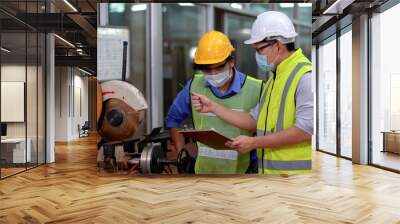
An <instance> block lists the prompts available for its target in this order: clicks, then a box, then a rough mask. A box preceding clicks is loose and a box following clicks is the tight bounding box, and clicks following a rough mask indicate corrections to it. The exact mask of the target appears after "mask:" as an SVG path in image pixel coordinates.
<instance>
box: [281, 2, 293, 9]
mask: <svg viewBox="0 0 400 224" xmlns="http://www.w3.org/2000/svg"><path fill="white" fill-rule="evenodd" d="M279 6H280V7H281V8H293V7H294V3H279Z"/></svg>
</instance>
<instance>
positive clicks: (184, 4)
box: [178, 3, 194, 6]
mask: <svg viewBox="0 0 400 224" xmlns="http://www.w3.org/2000/svg"><path fill="white" fill-rule="evenodd" d="M178 5H179V6H194V4H193V3H178Z"/></svg>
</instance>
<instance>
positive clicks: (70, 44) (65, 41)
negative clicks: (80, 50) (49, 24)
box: [54, 34, 75, 48]
mask: <svg viewBox="0 0 400 224" xmlns="http://www.w3.org/2000/svg"><path fill="white" fill-rule="evenodd" d="M54 36H55V37H57V38H58V39H59V40H61V41H62V42H64V43H65V44H67V45H68V46H70V47H73V48H75V45H73V44H72V43H71V42H69V41H68V40H66V39H64V38H62V37H60V36H59V35H57V34H54Z"/></svg>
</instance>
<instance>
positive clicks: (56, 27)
mask: <svg viewBox="0 0 400 224" xmlns="http://www.w3.org/2000/svg"><path fill="white" fill-rule="evenodd" d="M269 10H276V11H281V12H283V13H285V14H286V15H288V16H289V18H290V19H292V21H293V23H294V25H295V29H296V31H297V32H298V33H299V37H300V38H298V39H297V40H296V47H301V48H302V49H303V52H304V54H305V55H306V56H307V57H309V59H310V60H311V61H312V63H313V70H312V72H313V84H312V87H313V91H314V96H315V97H314V98H315V106H314V108H315V111H314V120H315V122H314V135H313V137H312V146H313V174H311V175H294V176H290V177H288V178H284V177H279V176H273V175H272V176H269V175H264V176H259V175H253V176H252V175H246V176H233V177H215V178H214V177H209V176H206V177H193V176H186V175H185V176H184V178H179V176H178V177H177V176H171V175H169V174H170V173H173V174H176V173H177V171H176V170H175V169H174V168H172V170H170V168H168V170H162V174H161V175H155V176H154V175H140V174H139V172H135V175H126V174H127V173H130V170H129V169H128V167H126V166H125V165H122V166H121V165H120V164H113V162H112V161H111V163H110V160H106V159H105V158H106V157H107V156H109V155H110V154H107V153H110V152H112V155H111V157H114V155H115V152H116V151H118V150H121V147H122V150H123V151H124V147H133V146H132V145H130V143H132V142H121V143H117V144H116V145H117V147H116V148H117V149H116V148H115V147H111V148H110V147H108V148H107V147H106V148H107V149H106V150H104V149H103V151H101V153H100V154H99V148H100V147H99V145H101V144H99V143H101V142H100V141H101V138H99V135H98V133H97V125H98V124H97V119H98V116H99V111H98V109H99V103H100V104H101V103H102V102H98V99H99V98H98V95H99V92H98V90H99V88H98V87H99V82H102V79H103V80H104V77H105V76H112V77H120V76H121V73H120V70H122V67H123V63H122V61H123V51H124V48H123V43H124V42H127V44H128V45H127V48H126V50H127V52H126V56H127V62H126V68H125V69H126V81H127V82H129V83H130V84H132V85H133V86H134V87H135V88H137V90H139V91H140V92H141V94H143V97H144V99H145V100H146V103H147V106H148V109H147V110H146V111H145V112H144V114H142V115H143V117H142V118H143V122H141V123H140V125H139V126H138V127H136V128H137V132H136V133H135V137H134V139H139V140H146V139H145V138H148V137H149V136H150V137H151V134H152V131H154V132H157V131H160V130H154V129H156V128H157V127H163V126H164V125H165V116H166V114H167V111H168V108H169V105H170V104H171V103H172V102H173V99H174V97H175V96H176V95H177V93H178V92H179V91H180V90H181V85H185V83H186V82H187V81H188V80H189V79H190V78H191V77H192V76H193V74H194V73H195V70H194V69H193V67H192V62H193V58H194V52H195V47H196V46H197V43H198V41H199V38H200V37H201V35H202V34H204V33H205V32H207V31H209V30H218V31H221V32H223V33H225V34H226V35H227V36H228V37H229V38H230V41H231V42H232V44H233V45H234V47H235V48H236V51H235V56H236V58H237V61H236V66H237V67H238V68H240V70H242V71H243V72H245V73H247V74H249V75H251V76H253V77H256V78H260V79H265V78H266V77H265V74H263V73H262V72H261V71H259V69H258V67H257V64H256V62H255V60H254V53H255V52H254V50H253V48H251V47H249V46H246V45H244V44H243V41H244V40H246V39H248V38H249V37H250V29H251V25H252V23H253V21H254V20H255V18H256V16H257V15H258V14H260V13H262V12H265V11H269ZM397 21H400V4H399V2H398V1H396V0H377V1H373V0H367V1H352V0H350V1H345V0H312V1H301V2H298V3H295V2H284V3H282V2H279V1H270V2H251V3H249V2H246V3H241V2H229V3H200V2H199V3H197V2H196V3H193V2H179V3H178V2H176V3H150V2H145V3H144V2H143V3H141V2H136V3H130V2H129V1H111V0H110V1H101V0H100V1H96V0H84V1H83V0H82V1H80V0H2V1H1V2H0V46H1V54H0V67H1V69H0V82H1V86H0V90H1V91H0V92H1V93H0V103H1V104H0V111H1V115H0V123H1V137H2V138H1V144H0V202H1V203H0V223H18V222H28V221H31V222H33V223H45V222H63V221H64V222H66V221H69V222H73V223H79V222H84V221H95V222H99V223H110V222H116V221H119V222H124V221H125V222H127V221H130V222H138V223H183V222H196V221H198V222H204V223H209V222H210V220H213V222H217V221H219V222H223V223H252V222H261V223H271V222H272V223H273V222H280V223H289V222H290V223H293V222H294V223H297V222H305V221H307V222H310V223H314V222H326V223H343V222H347V223H398V222H399V220H400V215H399V213H398V211H399V208H400V204H399V203H400V202H399V200H396V198H398V197H400V195H399V191H398V189H399V188H400V182H399V173H400V101H399V100H398V99H397V97H396V96H397V95H399V94H400V72H399V69H398V67H397V60H396V58H397V57H396V56H395V55H396V53H397V52H399V51H400V46H399V45H398V44H396V41H397V40H398V39H399V38H400V32H399V29H398V28H397V27H398V25H397ZM107 43H108V45H107ZM110 43H111V44H115V43H120V44H115V46H114V45H110ZM112 48H114V49H112ZM110 49H111V51H110ZM106 60H108V64H105V63H103V62H104V61H106ZM100 62H102V63H100ZM115 71H116V72H115ZM113 72H115V74H114V73H113ZM105 79H107V78H105ZM117 79H119V78H117ZM101 94H102V93H101V92H100V95H101ZM103 94H104V93H103ZM142 115H141V116H142ZM188 124H190V121H188ZM152 141H157V139H156V140H154V139H153V140H152ZM142 142H143V141H142ZM144 142H145V141H144ZM137 143H139V142H137V141H133V144H137ZM160 143H161V144H162V143H163V142H157V143H156V144H160ZM135 147H138V146H135ZM105 151H107V152H105ZM125 151H126V150H125ZM127 153H130V152H127ZM176 157H177V155H176V154H174V153H172V154H171V153H170V154H168V159H170V160H172V159H175V158H176ZM112 159H113V158H112ZM105 163H108V165H107V164H106V165H105ZM103 166H106V167H107V170H108V171H111V172H103V171H104V170H106V169H103ZM149 169H151V168H149ZM113 172H114V173H115V174H112V173H113ZM118 172H120V173H122V174H124V175H119V174H117V173H118ZM136 174H139V175H136ZM153 177H155V178H153ZM299 186H305V187H304V188H302V187H299ZM191 197H193V198H196V200H195V201H190V200H189V198H191ZM32 198H33V199H32ZM254 198H257V199H258V204H257V205H254V204H256V203H254V204H253V203H251V202H254ZM31 199H32V200H31ZM188 201H190V202H188ZM168 206H171V209H169V207H168ZM167 207H168V208H167ZM244 207H246V208H244ZM253 208H254V209H255V210H254V211H260V213H258V212H257V214H255V213H254V211H250V210H249V209H253ZM132 210H134V211H135V212H132ZM232 211H233V212H232ZM249 214H251V215H249ZM27 220H28V221H27Z"/></svg>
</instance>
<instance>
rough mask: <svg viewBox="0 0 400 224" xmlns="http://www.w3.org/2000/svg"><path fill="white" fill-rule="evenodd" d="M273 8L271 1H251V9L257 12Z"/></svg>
mask: <svg viewBox="0 0 400 224" xmlns="http://www.w3.org/2000/svg"><path fill="white" fill-rule="evenodd" d="M269 10H272V4H271V3H269V4H268V3H251V4H250V11H252V12H255V13H263V12H266V11H269Z"/></svg>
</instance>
